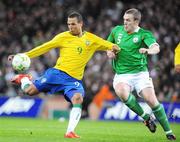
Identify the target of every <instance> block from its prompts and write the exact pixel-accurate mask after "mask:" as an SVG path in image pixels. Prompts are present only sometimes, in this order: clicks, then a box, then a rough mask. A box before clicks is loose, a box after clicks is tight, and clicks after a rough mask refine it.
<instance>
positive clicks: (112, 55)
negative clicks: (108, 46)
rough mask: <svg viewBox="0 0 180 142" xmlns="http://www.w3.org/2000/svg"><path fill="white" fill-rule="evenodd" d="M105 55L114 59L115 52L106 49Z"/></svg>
mask: <svg viewBox="0 0 180 142" xmlns="http://www.w3.org/2000/svg"><path fill="white" fill-rule="evenodd" d="M107 56H108V58H109V59H114V58H116V55H115V53H114V52H113V51H111V50H108V51H107Z"/></svg>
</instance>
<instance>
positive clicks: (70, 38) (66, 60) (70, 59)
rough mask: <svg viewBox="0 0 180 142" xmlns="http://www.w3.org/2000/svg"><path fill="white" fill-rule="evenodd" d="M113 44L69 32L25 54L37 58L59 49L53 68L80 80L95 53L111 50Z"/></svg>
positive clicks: (87, 34) (88, 34)
mask: <svg viewBox="0 0 180 142" xmlns="http://www.w3.org/2000/svg"><path fill="white" fill-rule="evenodd" d="M112 46H113V44H112V43H111V42H108V41H106V40H104V39H102V38H100V37H98V36H96V35H94V34H92V33H89V32H84V34H83V35H82V36H81V37H78V36H74V35H72V34H71V33H70V32H69V31H66V32H63V33H60V34H58V35H57V36H55V37H54V38H53V39H52V40H51V41H49V42H46V43H44V44H42V45H40V46H38V47H36V48H34V49H32V50H30V51H29V52H26V54H27V55H28V56H29V57H30V58H33V57H37V56H40V55H42V54H44V53H46V52H48V51H49V50H50V49H53V48H59V49H60V50H59V58H58V60H57V62H56V65H55V67H54V68H56V69H59V70H61V71H64V72H66V73H67V74H69V75H70V76H72V77H74V78H76V79H78V80H81V79H82V77H83V74H84V69H85V66H86V64H87V62H88V61H89V60H90V59H91V57H92V55H93V54H94V52H95V51H98V50H108V49H112Z"/></svg>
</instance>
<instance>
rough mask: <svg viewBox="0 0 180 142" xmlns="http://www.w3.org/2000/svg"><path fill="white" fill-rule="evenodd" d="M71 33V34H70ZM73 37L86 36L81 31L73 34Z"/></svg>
mask: <svg viewBox="0 0 180 142" xmlns="http://www.w3.org/2000/svg"><path fill="white" fill-rule="evenodd" d="M70 33H71V32H70ZM71 34H72V35H73V36H77V37H82V36H83V35H84V32H83V31H80V33H78V34H73V33H71Z"/></svg>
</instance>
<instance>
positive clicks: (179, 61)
mask: <svg viewBox="0 0 180 142" xmlns="http://www.w3.org/2000/svg"><path fill="white" fill-rule="evenodd" d="M174 64H175V65H180V43H179V44H178V45H177V47H176V49H175V56H174Z"/></svg>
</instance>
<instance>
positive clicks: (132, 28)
mask: <svg viewBox="0 0 180 142" xmlns="http://www.w3.org/2000/svg"><path fill="white" fill-rule="evenodd" d="M123 19H124V25H122V26H120V25H118V26H116V27H115V28H113V29H112V32H111V34H110V35H109V37H108V41H111V42H112V43H115V44H117V45H118V46H119V47H120V49H121V50H120V52H119V53H118V54H117V55H116V56H115V54H114V53H113V52H111V51H108V52H107V55H108V56H109V57H110V58H114V59H113V63H112V66H113V70H114V71H115V73H116V74H115V77H114V80H113V87H114V89H115V92H116V94H117V95H118V96H119V97H120V99H121V100H122V101H123V102H124V103H125V104H126V105H127V106H128V107H129V108H130V109H131V110H132V111H134V112H135V113H136V114H138V115H139V116H141V117H142V118H143V119H144V123H145V125H146V126H147V127H148V128H149V130H150V131H151V132H155V131H156V125H155V123H154V121H153V119H152V117H151V116H150V115H149V114H146V113H145V112H144V110H143V109H142V107H141V106H140V105H139V104H138V102H137V100H136V98H135V97H134V96H133V95H132V93H131V92H132V91H133V90H134V89H135V90H136V91H137V93H138V95H139V96H141V97H143V98H144V100H145V101H146V102H147V103H148V105H149V106H150V107H151V108H152V111H153V113H154V115H155V117H156V119H157V120H158V121H159V123H160V125H161V126H162V128H163V129H164V131H165V133H166V136H167V139H169V140H176V137H175V135H174V134H173V133H172V130H171V128H170V126H169V122H168V119H167V116H166V113H165V111H164V108H163V106H162V105H161V104H160V103H159V101H158V100H157V97H156V95H155V91H154V86H153V83H152V80H151V78H150V77H149V72H148V69H147V55H153V54H157V53H158V52H159V51H160V49H159V44H158V43H157V42H156V39H155V37H154V36H153V34H152V33H151V32H150V31H148V30H145V29H143V28H141V27H139V23H140V21H141V13H140V12H139V11H138V10H137V9H134V8H133V9H129V10H127V11H126V12H125V14H124V17H123Z"/></svg>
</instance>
